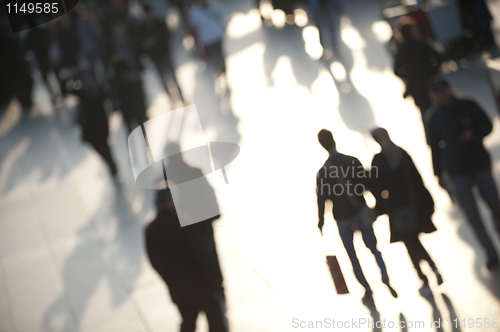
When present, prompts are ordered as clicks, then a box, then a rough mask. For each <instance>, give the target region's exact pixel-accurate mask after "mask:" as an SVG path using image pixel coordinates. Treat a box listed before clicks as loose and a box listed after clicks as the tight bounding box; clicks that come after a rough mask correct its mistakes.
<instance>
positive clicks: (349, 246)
mask: <svg viewBox="0 0 500 332" xmlns="http://www.w3.org/2000/svg"><path fill="white" fill-rule="evenodd" d="M358 219H359V221H358V224H359V223H361V219H360V218H358ZM353 223H354V222H351V221H348V220H346V221H341V222H340V223H337V225H338V228H339V234H340V238H341V239H342V243H343V244H344V248H345V250H346V251H347V255H349V259H350V260H351V264H352V268H353V271H354V275H355V276H356V279H358V281H359V283H360V284H361V285H362V286H363V287H364V288H365V289H366V292H367V293H371V292H372V290H371V288H370V285H369V284H368V281H367V280H366V278H365V275H364V274H363V270H361V265H360V264H359V260H358V256H357V255H356V250H355V249H354V242H353V237H354V231H353V229H352V225H353Z"/></svg>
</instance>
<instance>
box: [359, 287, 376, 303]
mask: <svg viewBox="0 0 500 332" xmlns="http://www.w3.org/2000/svg"><path fill="white" fill-rule="evenodd" d="M361 302H363V304H364V305H366V306H370V305H374V304H375V301H374V300H373V292H372V291H371V290H367V291H366V292H365V295H364V296H363V298H362V299H361Z"/></svg>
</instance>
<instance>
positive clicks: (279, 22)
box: [271, 9, 286, 29]
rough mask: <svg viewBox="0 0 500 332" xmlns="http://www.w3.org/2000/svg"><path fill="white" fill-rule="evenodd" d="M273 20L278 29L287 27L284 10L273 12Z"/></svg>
mask: <svg viewBox="0 0 500 332" xmlns="http://www.w3.org/2000/svg"><path fill="white" fill-rule="evenodd" d="M271 20H272V21H273V25H274V26H275V27H276V28H278V29H281V28H283V27H284V26H285V24H286V15H285V12H284V11H283V10H281V9H275V10H274V11H273V14H272V17H271Z"/></svg>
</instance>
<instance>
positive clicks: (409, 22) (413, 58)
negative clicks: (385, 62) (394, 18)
mask: <svg viewBox="0 0 500 332" xmlns="http://www.w3.org/2000/svg"><path fill="white" fill-rule="evenodd" d="M398 26H399V27H398V33H399V36H400V38H402V39H403V42H402V44H401V46H400V47H399V50H398V52H397V54H396V59H395V64H394V73H395V74H396V75H397V76H399V77H400V78H401V79H402V80H403V81H404V83H405V85H406V91H405V93H404V97H405V98H406V97H408V96H412V97H413V100H414V101H415V104H416V105H417V107H418V108H419V109H420V112H421V114H422V117H423V116H424V113H425V111H427V110H428V109H429V107H430V106H431V100H430V98H429V96H428V94H427V83H428V82H429V79H430V78H431V77H433V76H435V75H436V74H438V73H439V68H440V66H441V63H442V62H443V57H442V56H441V54H439V53H438V52H437V51H436V50H435V49H434V48H432V46H430V45H429V44H428V43H427V42H426V41H424V40H422V39H421V38H420V35H419V32H418V27H417V25H416V24H415V21H414V20H413V19H412V18H410V17H406V16H405V17H402V18H401V19H400V20H399V22H398Z"/></svg>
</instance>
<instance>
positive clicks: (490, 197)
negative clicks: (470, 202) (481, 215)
mask: <svg viewBox="0 0 500 332" xmlns="http://www.w3.org/2000/svg"><path fill="white" fill-rule="evenodd" d="M475 181H476V185H477V188H478V189H479V194H480V195H481V197H482V198H483V199H484V201H485V202H486V204H488V207H489V208H490V211H491V214H492V216H493V220H494V222H495V227H496V229H497V230H499V231H500V198H499V195H498V189H497V186H496V184H495V179H494V178H493V175H492V174H491V171H490V170H488V171H483V172H480V173H477V174H476V176H475Z"/></svg>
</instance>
